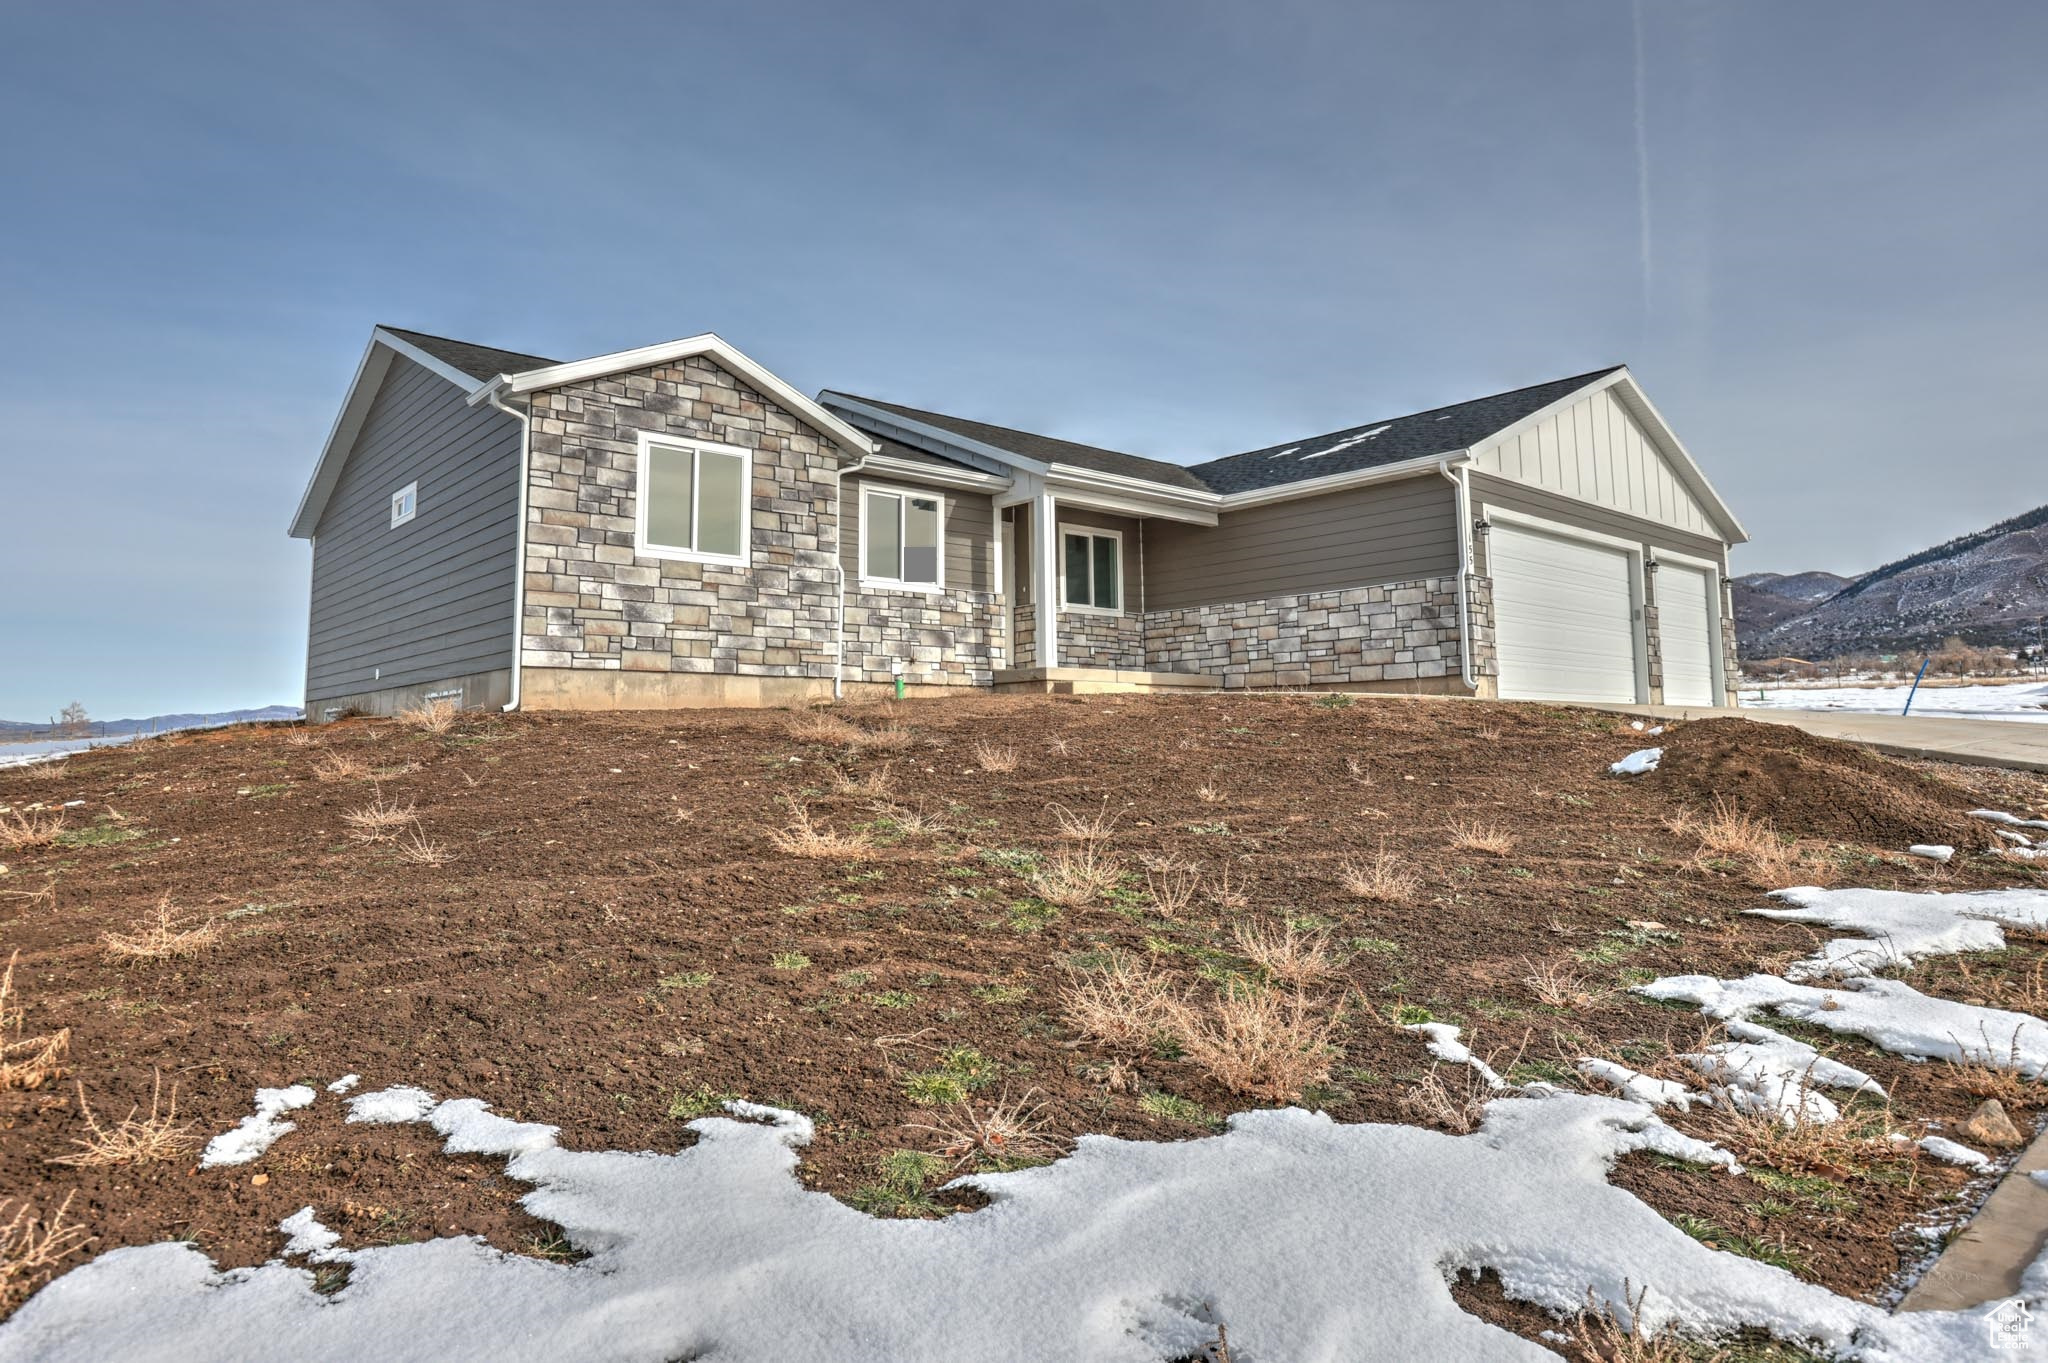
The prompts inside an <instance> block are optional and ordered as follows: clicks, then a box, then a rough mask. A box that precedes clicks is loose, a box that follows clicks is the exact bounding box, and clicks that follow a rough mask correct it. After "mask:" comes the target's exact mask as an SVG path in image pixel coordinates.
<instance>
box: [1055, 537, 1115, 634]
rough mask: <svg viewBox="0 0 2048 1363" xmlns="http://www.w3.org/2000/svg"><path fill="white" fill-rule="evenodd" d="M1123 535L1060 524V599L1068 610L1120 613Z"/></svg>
mask: <svg viewBox="0 0 2048 1363" xmlns="http://www.w3.org/2000/svg"><path fill="white" fill-rule="evenodd" d="M1123 557H1124V537H1123V536H1122V535H1120V534H1118V533H1117V532H1116V531H1114V530H1081V529H1074V528H1070V527H1067V526H1061V527H1060V579H1061V581H1060V600H1061V602H1062V603H1063V604H1064V605H1065V607H1066V608H1067V609H1068V610H1079V611H1102V612H1105V613H1107V614H1111V615H1115V614H1120V613H1121V612H1122V611H1123V608H1124V567H1123Z"/></svg>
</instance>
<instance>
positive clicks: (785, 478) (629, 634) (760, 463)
mask: <svg viewBox="0 0 2048 1363" xmlns="http://www.w3.org/2000/svg"><path fill="white" fill-rule="evenodd" d="M531 412H532V430H531V447H530V480H529V482H528V486H527V508H528V509H527V526H526V540H527V543H526V605H525V618H524V621H523V624H522V627H521V639H520V645H521V654H520V656H521V659H522V661H523V663H524V665H525V666H527V667H529V668H566V669H571V670H598V671H604V670H626V671H638V672H669V673H727V674H737V675H742V676H755V677H797V678H827V679H829V678H830V677H831V675H832V659H833V632H834V628H835V625H836V623H837V619H838V602H837V601H836V599H835V597H836V594H837V591H838V579H837V574H836V564H835V557H834V552H833V550H834V545H835V544H836V542H837V531H838V517H839V511H838V505H837V502H836V500H835V487H834V482H833V475H834V472H835V470H836V468H837V466H838V454H837V447H836V446H834V445H833V444H832V443H831V442H830V441H829V440H827V439H826V438H825V437H824V436H822V435H820V434H819V433H818V432H816V431H814V430H812V429H811V428H810V427H808V426H805V425H804V424H802V423H801V422H799V421H798V420H797V419H796V417H794V416H792V415H791V414H790V413H789V412H787V411H785V410H783V409H782V408H781V407H778V406H776V405H775V404H774V403H773V402H771V401H770V400H768V399H767V398H765V397H763V396H762V395H761V394H759V393H757V392H755V391H753V390H752V389H751V388H748V387H747V386H746V385H745V384H744V383H742V382H741V381H740V380H739V379H738V378H737V377H735V376H734V375H732V374H729V373H727V372H726V371H725V370H724V369H721V368H720V367H718V366H717V365H716V364H714V363H712V362H711V361H709V360H706V359H702V358H694V357H693V358H690V359H686V360H684V361H682V362H680V363H679V364H674V365H662V366H657V367H654V368H651V369H645V370H641V371H638V372H636V373H629V374H614V375H609V376H606V377H604V378H600V379H593V380H590V381H588V382H584V383H576V384H569V385H565V386H564V387H561V388H556V389H550V390H548V391H545V392H539V393H535V394H534V395H533V397H532V406H531ZM641 431H654V432H658V433H660V434H664V435H674V436H683V437H695V438H697V439H700V440H710V441H717V442H719V443H721V444H726V445H738V446H741V447H743V448H747V449H750V450H752V451H753V452H754V457H753V489H752V494H753V499H752V509H753V523H752V527H751V531H750V534H751V548H750V552H751V555H752V560H751V562H750V563H749V564H748V566H746V567H743V568H742V567H725V566H720V565H713V564H703V563H686V562H679V561H676V560H672V559H657V558H642V557H639V556H636V555H635V554H634V552H633V537H634V518H635V514H636V509H637V501H636V496H637V489H636V488H635V486H634V483H635V478H636V474H637V471H638V461H639V444H638V434H639V432H641Z"/></svg>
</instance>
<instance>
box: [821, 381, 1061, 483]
mask: <svg viewBox="0 0 2048 1363" xmlns="http://www.w3.org/2000/svg"><path fill="white" fill-rule="evenodd" d="M818 401H820V402H822V403H824V404H825V405H826V406H828V407H830V408H832V409H834V410H835V411H841V412H847V413H849V414H851V415H854V416H857V417H859V418H860V419H861V421H862V423H863V424H865V425H868V426H871V427H873V428H874V429H876V430H878V431H880V432H883V433H884V434H886V435H887V436H888V437H889V438H890V439H891V440H895V441H898V442H900V443H902V444H905V445H908V446H910V447H911V448H912V449H919V450H923V451H925V452H926V453H928V454H939V455H945V456H947V457H948V458H953V459H959V460H960V461H961V462H962V463H965V464H969V465H972V466H973V467H975V468H979V469H981V470H982V471H983V472H984V473H996V474H1007V473H1010V472H1012V471H1015V472H1020V473H1036V474H1043V473H1044V472H1045V471H1046V468H1047V466H1046V465H1045V464H1042V463H1040V462H1039V461H1038V460H1036V459H1026V458H1025V457H1024V456H1023V455H1021V454H1012V453H1011V452H1010V451H1008V450H1006V449H1002V448H1000V447H999V446H996V445H990V444H986V443H984V442H983V441H980V440H975V439H972V438H970V437H968V436H964V435H958V434H955V433H954V432H952V431H949V430H947V429H946V428H945V427H943V426H934V425H931V424H930V423H929V422H923V421H918V420H916V419H915V418H912V417H907V416H904V415H903V414H902V413H900V412H889V411H884V410H883V409H882V408H880V407H875V406H872V405H870V404H868V403H865V402H862V401H861V400H860V399H858V398H850V397H848V396H846V395H845V394H844V393H835V392H833V391H832V390H831V389H829V388H828V389H826V390H825V391H824V392H822V393H820V394H818Z"/></svg>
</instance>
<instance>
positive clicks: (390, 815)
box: [341, 789, 419, 842]
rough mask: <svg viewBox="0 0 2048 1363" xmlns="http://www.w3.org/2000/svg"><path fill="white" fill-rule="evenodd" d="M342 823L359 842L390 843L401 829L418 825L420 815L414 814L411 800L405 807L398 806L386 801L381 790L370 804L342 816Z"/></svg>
mask: <svg viewBox="0 0 2048 1363" xmlns="http://www.w3.org/2000/svg"><path fill="white" fill-rule="evenodd" d="M341 821H342V822H343V823H345V824H347V825H348V830H349V832H348V835H349V836H350V837H352V838H354V839H355V840H356V841H357V842H390V841H391V840H392V839H393V838H396V837H397V836H398V833H399V830H400V829H403V828H405V827H406V826H407V825H408V824H415V823H418V822H419V815H418V814H417V813H415V812H414V810H413V807H412V802H411V801H410V800H408V801H407V802H406V803H404V804H403V805H400V804H396V803H394V802H392V801H388V800H386V799H385V798H384V792H383V791H382V790H381V789H380V790H378V791H377V793H376V798H375V799H373V800H372V801H370V803H369V804H366V805H364V806H363V807H362V808H361V809H351V810H349V811H348V812H347V813H345V814H343V815H342V816H341Z"/></svg>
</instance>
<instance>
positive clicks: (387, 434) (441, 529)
mask: <svg viewBox="0 0 2048 1363" xmlns="http://www.w3.org/2000/svg"><path fill="white" fill-rule="evenodd" d="M463 397H464V394H463V392H462V390H460V389H459V388H457V387H456V386H455V385H454V384H451V383H449V382H448V381H447V380H446V379H443V378H440V377H439V376H437V375H435V374H433V373H431V372H430V371H428V370H427V369H425V368H423V367H421V366H420V365H417V364H415V363H413V362H412V361H411V360H409V359H406V358H404V357H403V356H399V357H395V358H394V359H393V360H392V362H391V368H390V370H389V372H387V373H386V374H385V376H384V382H383V384H382V386H381V387H380V388H379V389H378V392H377V396H376V399H375V400H374V401H373V402H372V404H371V406H370V412H369V415H368V417H367V418H365V420H364V422H363V427H362V430H361V432H360V433H359V434H358V435H357V437H356V442H355V445H354V447H353V448H352V449H351V450H350V451H349V454H348V458H347V461H346V462H345V463H344V464H343V466H342V471H341V477H340V479H339V480H338V481H337V482H336V484H335V487H334V492H333V494H332V496H331V497H330V498H329V500H328V503H327V506H326V509H325V510H324V511H323V512H322V513H321V516H320V523H319V525H318V526H317V527H315V529H314V534H313V591H312V611H311V623H310V627H309V635H308V639H307V648H306V701H307V709H308V710H309V711H310V710H311V709H312V708H313V705H314V703H315V702H318V701H321V700H325V699H331V698H334V697H338V696H349V695H356V694H360V693H363V692H367V691H381V690H389V689H392V688H395V687H402V686H413V685H421V684H424V683H429V682H436V681H441V680H445V679H448V678H453V677H459V676H464V675H468V674H473V673H479V672H487V671H490V670H492V669H498V668H507V667H509V666H510V665H511V660H512V644H513V628H512V625H513V622H512V596H513V572H514V566H515V560H516V558H517V546H518V525H519V519H518V500H519V423H518V422H517V421H515V420H514V419H513V418H511V417H509V416H507V415H505V414H504V413H503V412H500V411H497V410H495V409H493V408H490V407H487V406H478V407H470V406H466V405H465V404H464V402H463ZM415 482H416V483H418V484H419V496H418V502H417V508H418V509H417V511H416V512H415V514H414V516H413V518H412V519H411V520H410V521H408V522H406V523H405V524H404V525H400V526H396V527H394V526H393V525H392V524H391V497H392V494H393V493H395V492H397V491H398V490H399V489H401V488H403V487H405V486H406V485H407V484H408V483H415Z"/></svg>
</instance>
